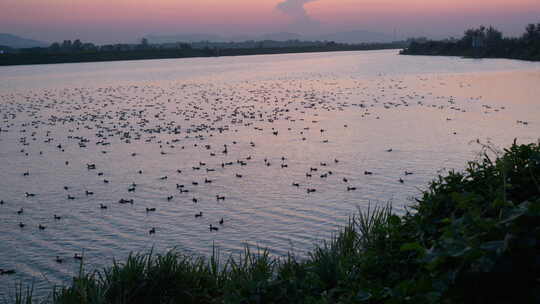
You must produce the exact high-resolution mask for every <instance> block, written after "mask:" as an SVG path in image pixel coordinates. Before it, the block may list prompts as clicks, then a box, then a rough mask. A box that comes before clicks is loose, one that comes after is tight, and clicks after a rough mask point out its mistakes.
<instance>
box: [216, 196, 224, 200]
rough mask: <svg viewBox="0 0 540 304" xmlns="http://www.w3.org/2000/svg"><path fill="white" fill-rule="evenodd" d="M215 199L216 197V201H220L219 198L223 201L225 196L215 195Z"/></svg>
mask: <svg viewBox="0 0 540 304" xmlns="http://www.w3.org/2000/svg"><path fill="white" fill-rule="evenodd" d="M216 199H217V200H218V201H220V200H221V201H224V200H225V196H219V195H216Z"/></svg>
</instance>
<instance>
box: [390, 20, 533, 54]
mask: <svg viewBox="0 0 540 304" xmlns="http://www.w3.org/2000/svg"><path fill="white" fill-rule="evenodd" d="M400 54H402V55H430V56H460V57H466V58H507V59H519V60H527V61H540V23H538V24H529V25H527V27H526V28H525V32H524V33H523V34H522V35H521V36H520V37H517V38H516V37H503V33H502V32H500V31H498V30H497V29H495V28H494V27H492V26H490V27H485V26H480V27H479V28H473V29H468V30H467V31H465V34H464V36H463V37H462V38H461V39H454V38H450V39H446V40H443V41H433V40H427V39H425V38H422V39H412V40H411V41H410V44H409V46H407V47H406V48H404V49H403V50H402V51H401V52H400Z"/></svg>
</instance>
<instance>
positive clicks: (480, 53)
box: [400, 41, 540, 61]
mask: <svg viewBox="0 0 540 304" xmlns="http://www.w3.org/2000/svg"><path fill="white" fill-rule="evenodd" d="M400 54H401V55H422V56H458V57H463V58H477V59H481V58H501V59H503V58H504V59H516V60H525V61H540V52H537V51H534V52H529V51H527V50H526V49H525V48H524V47H523V46H520V45H517V44H516V45H513V46H511V47H506V48H502V49H494V48H478V49H473V48H462V47H460V46H459V45H458V44H457V43H453V42H444V41H429V42H425V43H412V44H411V45H410V46H408V47H407V48H404V49H403V50H401V51H400Z"/></svg>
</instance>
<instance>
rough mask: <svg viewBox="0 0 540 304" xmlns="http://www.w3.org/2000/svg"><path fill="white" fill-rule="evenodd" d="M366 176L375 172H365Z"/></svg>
mask: <svg viewBox="0 0 540 304" xmlns="http://www.w3.org/2000/svg"><path fill="white" fill-rule="evenodd" d="M364 175H373V172H370V171H364Z"/></svg>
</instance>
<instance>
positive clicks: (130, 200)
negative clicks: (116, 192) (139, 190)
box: [118, 198, 133, 205]
mask: <svg viewBox="0 0 540 304" xmlns="http://www.w3.org/2000/svg"><path fill="white" fill-rule="evenodd" d="M118 203H120V204H132V205H133V199H129V200H128V199H123V198H121V199H120V200H119V201H118Z"/></svg>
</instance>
